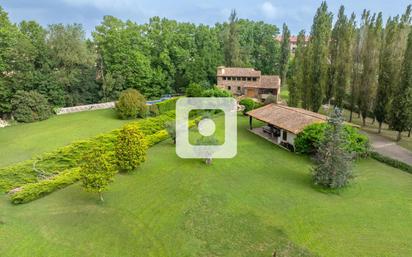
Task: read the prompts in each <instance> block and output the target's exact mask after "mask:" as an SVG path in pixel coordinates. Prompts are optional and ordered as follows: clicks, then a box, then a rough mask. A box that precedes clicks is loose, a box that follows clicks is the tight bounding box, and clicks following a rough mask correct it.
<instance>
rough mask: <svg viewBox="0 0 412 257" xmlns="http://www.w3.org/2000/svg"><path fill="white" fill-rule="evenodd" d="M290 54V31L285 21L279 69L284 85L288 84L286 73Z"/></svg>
mask: <svg viewBox="0 0 412 257" xmlns="http://www.w3.org/2000/svg"><path fill="white" fill-rule="evenodd" d="M289 55H290V31H289V28H288V26H287V25H286V23H283V30H282V46H281V49H280V60H279V70H280V76H281V81H282V85H284V84H286V74H287V73H288V62H289Z"/></svg>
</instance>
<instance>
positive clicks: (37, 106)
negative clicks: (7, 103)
mask: <svg viewBox="0 0 412 257" xmlns="http://www.w3.org/2000/svg"><path fill="white" fill-rule="evenodd" d="M11 103H12V108H13V117H14V118H15V119H16V120H17V121H19V122H34V121H40V120H45V119H48V118H49V117H50V116H51V115H52V109H51V107H50V105H49V103H48V102H47V99H46V98H45V97H44V96H43V95H41V94H39V93H37V92H36V91H28V92H27V91H17V93H16V94H15V95H14V97H13V99H12V101H11Z"/></svg>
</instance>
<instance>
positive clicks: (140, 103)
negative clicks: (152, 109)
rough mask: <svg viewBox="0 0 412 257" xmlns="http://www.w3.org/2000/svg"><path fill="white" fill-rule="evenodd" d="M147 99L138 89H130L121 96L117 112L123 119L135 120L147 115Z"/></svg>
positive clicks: (117, 104) (117, 103)
mask: <svg viewBox="0 0 412 257" xmlns="http://www.w3.org/2000/svg"><path fill="white" fill-rule="evenodd" d="M146 109H147V107H146V99H145V98H144V96H143V95H142V94H140V93H139V91H137V90H136V89H132V88H129V89H127V90H125V91H123V92H122V93H121V94H120V97H119V101H118V102H116V111H117V113H118V115H119V117H120V118H121V119H133V118H136V117H144V116H145V115H146Z"/></svg>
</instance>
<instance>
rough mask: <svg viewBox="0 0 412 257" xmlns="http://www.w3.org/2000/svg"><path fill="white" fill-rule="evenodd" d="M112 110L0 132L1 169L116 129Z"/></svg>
mask: <svg viewBox="0 0 412 257" xmlns="http://www.w3.org/2000/svg"><path fill="white" fill-rule="evenodd" d="M125 122H128V121H124V120H120V119H118V118H117V117H116V113H115V110H114V109H108V110H96V111H89V112H80V113H72V114H65V115H60V116H53V117H51V118H50V119H48V120H45V121H41V122H35V123H29V124H18V125H15V126H11V127H6V128H2V129H0V167H5V166H7V165H10V164H13V163H16V162H19V161H24V160H27V159H30V158H31V157H33V156H34V155H36V154H40V153H44V152H48V151H51V150H54V149H56V148H58V147H61V146H64V145H67V144H69V143H71V142H73V141H74V140H78V139H85V138H89V137H92V136H95V135H97V134H100V133H103V132H109V131H111V130H113V129H116V128H119V127H120V126H122V125H123V124H124V123H125Z"/></svg>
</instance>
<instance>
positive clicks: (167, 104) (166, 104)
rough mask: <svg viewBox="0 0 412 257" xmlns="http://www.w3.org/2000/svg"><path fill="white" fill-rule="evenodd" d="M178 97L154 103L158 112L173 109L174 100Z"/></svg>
mask: <svg viewBox="0 0 412 257" xmlns="http://www.w3.org/2000/svg"><path fill="white" fill-rule="evenodd" d="M178 99H179V98H178V97H174V98H171V99H168V100H165V101H163V102H159V103H156V106H157V108H158V110H159V114H164V113H166V112H169V111H174V110H175V109H176V102H177V100H178Z"/></svg>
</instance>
